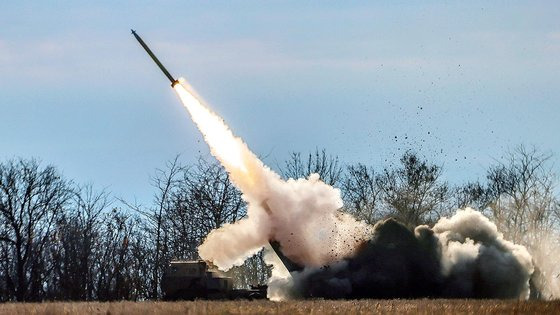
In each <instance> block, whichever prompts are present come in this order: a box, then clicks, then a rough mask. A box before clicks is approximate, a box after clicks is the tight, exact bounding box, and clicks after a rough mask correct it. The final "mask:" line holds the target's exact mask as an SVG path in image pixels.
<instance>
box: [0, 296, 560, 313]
mask: <svg viewBox="0 0 560 315" xmlns="http://www.w3.org/2000/svg"><path fill="white" fill-rule="evenodd" d="M340 313H349V314H371V313H382V314H386V313H400V314H434V313H447V314H477V315H478V314H560V301H551V302H545V301H527V302H523V301H496V300H359V301H356V300H353V301H330V300H311V301H290V302H280V303H275V302H270V301H194V302H113V303H100V302H76V303H71V302H69V303H64V302H52V303H50V302H49V303H6V304H0V314H305V315H310V314H340Z"/></svg>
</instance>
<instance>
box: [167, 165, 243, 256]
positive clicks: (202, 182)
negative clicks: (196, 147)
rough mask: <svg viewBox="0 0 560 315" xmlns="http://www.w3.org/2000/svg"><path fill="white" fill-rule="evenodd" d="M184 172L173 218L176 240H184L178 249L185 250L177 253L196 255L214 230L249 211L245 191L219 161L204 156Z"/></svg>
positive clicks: (176, 196) (171, 223)
mask: <svg viewBox="0 0 560 315" xmlns="http://www.w3.org/2000/svg"><path fill="white" fill-rule="evenodd" d="M183 175H184V177H183V178H182V180H181V185H180V189H179V191H178V192H177V194H176V195H175V196H174V207H173V208H172V209H171V212H170V213H169V215H170V217H169V220H170V225H171V232H172V233H173V234H172V238H173V241H174V242H180V243H181V244H177V246H176V248H177V249H179V248H181V250H182V252H181V251H175V253H176V255H179V256H180V255H185V254H186V255H187V256H190V258H194V257H197V254H196V248H197V247H198V245H199V244H200V243H201V242H202V240H203V239H204V238H205V237H206V235H207V234H208V233H209V232H210V231H212V230H213V229H216V228H218V227H220V226H222V225H223V224H224V223H231V222H235V221H237V220H239V219H241V218H242V217H243V216H244V215H245V213H246V210H245V203H244V202H243V200H242V199H241V192H240V191H239V190H238V189H237V188H236V187H235V186H234V185H233V183H232V182H231V181H230V180H229V175H228V174H227V172H226V171H225V170H224V168H223V167H222V166H221V165H220V164H218V163H217V162H207V161H206V160H204V159H202V158H200V159H199V160H198V162H197V164H196V165H195V166H194V167H192V168H190V169H189V170H188V171H187V172H184V173H183ZM193 256H194V257H193Z"/></svg>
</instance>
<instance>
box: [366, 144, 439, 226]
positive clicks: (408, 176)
mask: <svg viewBox="0 0 560 315" xmlns="http://www.w3.org/2000/svg"><path fill="white" fill-rule="evenodd" d="M440 176H441V167H439V166H437V165H434V164H429V163H428V162H427V161H422V160H420V159H419V158H418V156H417V155H416V154H414V153H412V152H406V153H405V154H404V155H403V156H402V158H401V166H400V167H399V168H396V169H385V170H384V171H383V173H382V174H380V175H379V176H377V177H376V183H377V185H378V186H379V188H380V190H381V193H382V196H383V200H384V203H385V204H386V207H387V209H386V211H387V215H389V216H394V217H396V218H397V219H399V220H400V221H402V222H403V223H405V224H407V225H408V226H409V227H415V226H417V225H419V224H426V223H432V222H434V221H436V220H437V219H438V218H439V217H440V216H441V215H442V213H443V212H445V211H447V210H448V206H447V204H446V203H447V201H448V198H449V187H448V185H447V183H445V182H441V180H440Z"/></svg>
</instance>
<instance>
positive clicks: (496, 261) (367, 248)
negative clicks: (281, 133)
mask: <svg viewBox="0 0 560 315" xmlns="http://www.w3.org/2000/svg"><path fill="white" fill-rule="evenodd" d="M133 34H134V36H135V37H136V39H137V40H138V41H139V42H140V44H141V45H142V47H144V49H145V50H146V52H148V54H149V55H150V56H151V57H152V59H153V60H154V62H156V64H157V65H158V67H159V68H160V69H161V70H162V71H163V72H164V74H165V75H166V77H167V78H168V79H169V80H170V81H171V82H172V87H173V89H174V90H175V92H176V93H177V95H178V96H179V98H180V99H181V101H182V103H183V105H184V106H185V108H186V109H187V111H188V112H189V114H190V116H191V118H192V120H193V122H194V123H195V124H196V126H197V127H198V129H199V130H200V132H201V133H202V135H203V136H204V139H205V141H206V142H207V143H208V146H209V147H210V151H211V153H212V155H213V156H214V157H216V158H217V159H218V160H219V161H220V163H221V164H222V165H223V166H224V168H225V169H226V171H227V172H228V173H229V175H230V179H231V180H232V182H233V183H234V185H236V186H237V187H238V188H239V189H240V190H241V192H242V193H243V199H244V201H245V202H246V203H247V216H246V217H245V218H243V219H242V220H239V221H237V222H235V223H232V224H225V225H224V226H222V227H220V228H218V229H216V230H213V231H212V232H210V233H209V234H208V236H207V237H206V239H205V240H204V242H203V244H202V245H200V247H199V248H198V251H199V255H200V257H201V258H202V259H204V260H206V261H210V262H212V263H213V264H214V265H216V266H217V267H218V268H220V269H222V270H227V269H229V268H231V267H233V266H236V265H241V264H242V263H243V262H244V261H245V260H246V259H247V258H248V257H250V256H252V255H254V254H256V253H257V252H258V251H260V250H261V249H262V248H263V247H267V245H268V244H269V241H275V244H276V242H277V243H278V244H279V245H280V248H281V251H282V253H283V254H284V255H285V256H286V257H287V258H289V259H290V260H291V261H293V262H294V263H295V264H297V265H299V266H303V267H304V269H303V270H300V271H293V272H291V274H290V273H289V272H288V271H286V270H285V269H282V268H280V267H281V266H282V264H281V263H280V260H279V259H278V257H276V256H275V255H272V254H271V253H270V252H268V254H267V255H265V259H266V261H267V263H269V264H271V265H273V270H272V277H271V279H270V280H269V289H268V296H269V298H271V299H274V300H280V299H285V298H291V297H301V298H305V297H326V298H417V297H448V298H449V297H450V298H460V297H463V298H465V297H474V298H527V297H528V294H529V285H528V282H529V277H530V276H531V273H532V272H533V264H532V259H531V256H530V255H529V253H528V252H527V250H526V249H525V247H523V246H520V245H516V244H513V243H511V242H509V241H507V240H504V239H503V237H502V235H501V233H499V232H498V231H497V229H496V225H494V224H493V223H492V222H490V221H489V220H488V219H487V218H486V217H484V216H483V215H482V214H481V213H480V212H478V211H475V210H472V209H469V208H467V209H464V210H458V211H457V214H456V215H454V216H453V217H451V218H442V219H441V220H439V222H437V223H436V224H435V225H434V226H433V227H432V228H430V227H428V226H419V227H417V228H416V229H415V230H414V232H413V231H410V230H409V229H408V228H406V227H405V226H404V225H402V224H400V223H398V222H397V221H394V220H392V219H390V220H385V221H381V222H378V223H377V224H376V225H375V226H370V225H368V224H366V223H363V222H359V221H357V220H356V219H355V218H354V217H352V216H350V215H349V214H346V213H343V212H342V211H340V209H341V207H342V199H341V195H340V191H339V190H338V189H336V188H334V187H332V186H329V185H327V184H325V183H324V182H322V181H321V180H320V178H319V175H317V174H312V175H310V176H309V178H307V179H288V180H283V179H282V178H280V176H279V175H278V174H276V173H275V172H274V171H272V170H271V169H270V168H268V167H267V166H265V165H264V164H263V163H262V162H261V161H260V160H259V159H258V158H257V156H256V155H255V154H254V153H253V152H251V150H250V149H249V148H248V147H247V145H246V144H245V143H244V142H243V141H242V140H241V139H240V138H239V137H236V136H235V135H234V134H233V132H232V131H231V130H230V129H229V127H228V126H227V125H226V124H225V122H224V121H223V120H222V119H221V118H220V117H219V116H218V115H217V114H216V113H214V112H213V111H211V110H210V109H209V108H208V107H207V106H206V105H205V104H204V102H203V101H202V99H201V98H200V97H198V96H197V94H196V93H195V92H194V90H193V89H192V88H191V87H190V86H189V85H188V84H187V82H186V81H185V80H184V79H179V80H175V79H174V78H173V77H172V76H171V75H170V74H169V72H168V71H167V70H166V69H165V67H163V65H162V64H161V63H160V62H159V60H158V59H157V58H156V57H155V55H154V54H153V53H152V52H151V50H150V49H149V48H148V47H147V45H146V44H145V43H144V42H143V41H142V40H141V39H140V37H139V36H138V35H137V34H136V33H135V32H133Z"/></svg>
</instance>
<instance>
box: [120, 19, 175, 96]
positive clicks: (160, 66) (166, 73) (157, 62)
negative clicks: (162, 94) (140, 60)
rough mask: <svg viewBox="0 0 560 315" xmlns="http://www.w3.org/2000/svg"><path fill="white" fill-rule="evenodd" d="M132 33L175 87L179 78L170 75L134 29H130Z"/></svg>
mask: <svg viewBox="0 0 560 315" xmlns="http://www.w3.org/2000/svg"><path fill="white" fill-rule="evenodd" d="M131 31H132V35H134V37H136V40H138V42H139V43H140V45H142V47H144V50H146V52H147V53H148V55H150V57H152V60H153V61H154V62H155V63H156V64H157V65H158V67H159V68H160V69H161V71H162V72H163V74H165V76H166V77H167V78H168V79H169V81H171V87H175V85H176V84H178V83H179V80H177V79H174V78H173V76H171V74H170V73H169V71H167V69H165V67H164V66H163V65H162V64H161V62H160V61H159V59H158V58H157V57H156V55H154V53H153V52H152V50H150V48H149V47H148V45H146V43H144V41H143V40H142V38H140V36H138V34H136V31H134V30H132V29H131Z"/></svg>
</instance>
